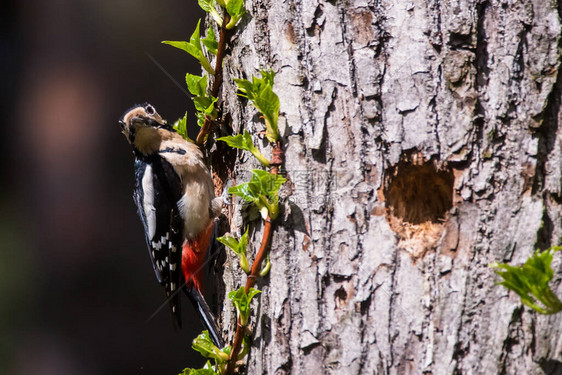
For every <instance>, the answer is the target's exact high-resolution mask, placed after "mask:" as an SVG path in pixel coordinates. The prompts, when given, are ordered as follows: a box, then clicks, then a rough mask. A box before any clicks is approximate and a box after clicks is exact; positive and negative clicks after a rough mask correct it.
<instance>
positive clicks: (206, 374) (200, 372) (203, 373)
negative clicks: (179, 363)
mask: <svg viewBox="0 0 562 375" xmlns="http://www.w3.org/2000/svg"><path fill="white" fill-rule="evenodd" d="M179 375H218V374H217V373H216V372H215V371H213V370H211V369H207V368H201V369H194V368H186V369H184V370H183V371H182V372H181V373H180V374H179Z"/></svg>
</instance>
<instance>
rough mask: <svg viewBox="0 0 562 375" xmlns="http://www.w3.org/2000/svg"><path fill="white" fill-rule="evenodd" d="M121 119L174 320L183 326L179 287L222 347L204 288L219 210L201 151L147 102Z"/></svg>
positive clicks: (138, 195)
mask: <svg viewBox="0 0 562 375" xmlns="http://www.w3.org/2000/svg"><path fill="white" fill-rule="evenodd" d="M119 123H120V125H121V129H122V132H123V134H124V135H125V137H126V138H127V140H128V141H129V143H130V144H131V145H132V146H133V154H134V157H135V189H134V194H133V197H134V200H135V203H136V205H137V208H138V213H139V216H140V218H141V220H142V223H143V225H144V232H145V236H146V242H147V244H148V250H149V253H150V258H151V259H152V266H153V267H154V271H155V272H156V277H157V278H158V281H159V282H160V284H162V286H164V289H165V290H166V295H167V297H168V298H169V304H170V307H171V311H172V316H173V321H174V325H175V326H176V327H177V328H179V327H181V310H180V306H181V305H180V298H179V297H180V296H179V293H178V288H183V289H184V291H185V292H186V294H187V296H188V297H189V299H190V300H191V302H192V303H193V305H194V307H195V308H196V310H197V312H198V313H199V315H200V316H201V319H202V320H203V322H204V323H205V325H206V326H207V328H208V330H209V333H210V335H211V337H212V339H213V341H214V342H215V344H216V345H217V346H219V347H222V346H223V341H222V339H221V335H220V334H219V332H220V331H219V329H218V327H217V324H216V322H215V319H214V317H213V315H212V313H211V311H210V309H209V307H208V305H207V303H206V302H205V299H204V298H203V295H202V293H201V286H202V285H201V282H202V268H203V265H204V262H205V258H206V255H207V251H208V248H209V246H210V245H211V242H212V241H214V238H212V237H213V228H214V218H215V217H216V216H218V214H219V212H220V209H221V200H220V198H218V199H216V198H215V195H214V189H213V180H212V178H211V175H210V173H209V170H208V169H207V167H206V166H205V163H204V162H203V154H202V153H201V151H200V150H199V148H198V147H197V145H195V144H193V143H190V142H188V141H186V140H185V139H183V138H182V137H181V136H180V135H179V134H178V133H177V132H176V131H175V130H174V129H173V128H172V127H171V126H170V125H168V124H167V123H166V121H165V120H163V119H162V117H161V116H160V115H159V114H158V113H157V112H156V110H155V109H154V107H153V106H152V105H150V104H148V103H146V104H143V105H138V106H135V107H133V108H131V109H130V110H128V111H127V112H126V113H125V114H124V115H123V117H122V118H121V120H120V121H119ZM180 249H181V250H180Z"/></svg>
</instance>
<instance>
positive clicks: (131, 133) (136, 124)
mask: <svg viewBox="0 0 562 375" xmlns="http://www.w3.org/2000/svg"><path fill="white" fill-rule="evenodd" d="M119 125H121V132H122V133H123V134H124V135H125V137H126V138H127V141H129V143H130V144H132V145H133V146H134V144H135V137H136V135H137V134H138V133H139V131H142V130H143V129H146V130H148V129H150V128H152V129H154V130H157V129H166V130H172V129H171V127H170V126H169V125H168V124H167V123H166V120H164V119H162V117H161V116H160V115H159V114H158V112H156V109H154V106H152V105H151V104H148V103H145V104H142V105H136V106H134V107H133V108H131V109H129V110H128V111H127V112H125V113H124V114H123V117H121V119H120V120H119ZM145 133H152V132H145Z"/></svg>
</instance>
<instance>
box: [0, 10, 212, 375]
mask: <svg viewBox="0 0 562 375" xmlns="http://www.w3.org/2000/svg"><path fill="white" fill-rule="evenodd" d="M0 7H1V8H2V9H1V12H0V18H1V19H2V22H1V38H0V56H1V59H0V68H1V71H2V90H1V92H0V95H1V98H0V99H1V100H0V109H1V112H0V113H1V115H2V120H3V122H2V124H1V134H2V137H0V156H1V157H0V176H1V177H0V178H1V184H0V208H1V213H2V215H0V374H15V375H19V374H41V375H51V374H57V375H65V374H80V375H89V374H177V373H178V372H179V371H181V370H182V369H183V368H184V367H187V366H197V365H201V364H202V360H201V357H200V356H199V355H194V352H193V351H192V350H191V348H190V344H191V340H192V339H193V337H194V336H195V335H196V334H197V333H198V332H200V331H201V329H202V327H201V325H200V324H199V321H198V319H197V317H196V316H195V315H194V314H193V311H192V309H191V308H188V302H187V301H186V300H185V299H184V303H183V305H184V307H185V308H184V309H183V310H184V329H183V330H182V331H181V332H174V330H173V327H172V322H171V318H170V314H169V309H168V308H167V307H166V308H164V309H162V310H161V311H160V313H158V314H157V315H156V316H155V318H154V319H152V320H150V321H149V322H146V320H147V319H148V318H149V317H150V316H151V315H152V314H153V312H154V311H156V310H157V309H158V307H159V306H160V305H161V304H162V303H163V302H164V300H165V298H164V291H163V289H162V288H161V287H160V285H158V283H157V282H156V278H155V276H154V273H153V270H152V266H151V264H150V260H149V256H148V252H147V250H146V245H145V243H144V238H143V232H142V226H141V224H140V221H139V219H138V217H137V216H136V209H135V207H134V205H133V200H132V188H133V164H132V163H133V158H132V154H131V149H130V146H129V145H128V144H127V142H126V140H125V138H124V137H123V136H122V135H121V134H120V129H119V126H118V124H117V120H118V119H119V118H120V116H121V115H122V113H123V112H124V111H125V110H126V109H128V108H130V107H131V106H132V105H133V104H135V103H142V102H144V101H148V102H150V103H152V104H154V106H155V107H156V108H157V110H158V111H159V112H160V114H162V115H163V117H165V118H167V119H168V120H169V121H175V120H176V119H177V118H179V117H181V116H183V114H184V112H185V111H186V110H189V111H190V113H193V109H192V107H191V103H190V100H188V98H187V97H186V95H185V94H184V93H182V91H180V89H178V87H176V85H175V84H174V83H173V82H172V81H171V80H170V79H169V78H168V77H166V75H165V74H164V73H163V72H162V71H161V70H160V69H159V68H158V67H157V66H156V65H155V64H154V62H153V61H151V59H150V58H149V57H148V56H147V53H148V54H150V55H151V56H153V57H154V59H156V60H157V61H158V63H160V64H161V65H162V66H163V67H164V68H165V69H166V70H167V71H168V72H170V74H171V75H172V76H173V77H174V78H175V79H176V80H177V81H178V82H179V83H180V84H181V85H182V86H183V87H185V80H184V76H185V73H186V72H188V71H189V72H191V73H199V71H200V70H199V68H198V66H197V65H195V64H194V63H193V61H194V60H192V58H191V57H190V56H188V55H187V54H185V53H184V52H182V51H180V50H177V49H174V48H172V47H170V46H165V45H162V44H160V41H162V40H186V39H188V38H189V35H190V34H191V32H192V31H193V30H194V28H195V25H196V22H197V18H199V17H202V16H203V14H202V11H201V10H200V9H199V8H198V7H197V2H196V1H195V0H169V1H157V0H116V1H75V0H54V1H53V0H51V1H47V0H35V1H18V2H16V1H6V0H5V1H3V2H2V5H1V6H0ZM188 126H196V125H195V119H194V118H193V117H190V118H189V124H188Z"/></svg>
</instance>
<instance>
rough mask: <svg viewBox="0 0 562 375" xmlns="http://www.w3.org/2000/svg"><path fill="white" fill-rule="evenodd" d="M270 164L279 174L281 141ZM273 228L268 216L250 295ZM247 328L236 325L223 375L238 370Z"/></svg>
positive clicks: (248, 285) (249, 282) (249, 283)
mask: <svg viewBox="0 0 562 375" xmlns="http://www.w3.org/2000/svg"><path fill="white" fill-rule="evenodd" d="M269 164H270V166H271V174H278V173H279V166H281V165H282V164H283V149H282V148H281V144H280V143H279V141H278V142H277V143H276V144H275V146H274V148H273V155H272V158H271V161H270V163H269ZM271 227H272V225H271V219H270V218H269V215H267V218H266V219H265V225H264V227H263V236H262V240H261V245H260V249H259V251H258V253H257V254H256V257H255V259H254V262H253V263H252V268H251V270H250V274H249V275H248V279H247V280H246V287H245V290H246V294H248V292H249V291H250V288H251V287H253V286H254V285H256V281H257V278H258V276H259V273H260V270H261V264H262V263H263V261H264V260H265V258H266V257H267V248H268V247H269V243H270V241H271ZM246 328H247V325H242V324H240V319H238V324H236V333H235V334H234V340H233V341H232V346H231V350H230V356H229V358H228V363H227V366H226V370H225V371H224V373H223V375H232V373H233V372H234V370H235V369H236V361H237V360H238V354H239V353H240V349H241V348H242V340H243V339H244V334H245V332H246Z"/></svg>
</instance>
